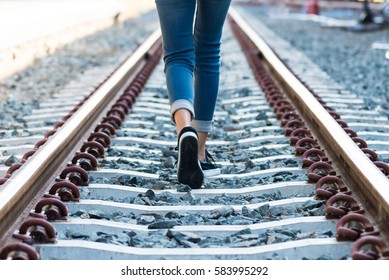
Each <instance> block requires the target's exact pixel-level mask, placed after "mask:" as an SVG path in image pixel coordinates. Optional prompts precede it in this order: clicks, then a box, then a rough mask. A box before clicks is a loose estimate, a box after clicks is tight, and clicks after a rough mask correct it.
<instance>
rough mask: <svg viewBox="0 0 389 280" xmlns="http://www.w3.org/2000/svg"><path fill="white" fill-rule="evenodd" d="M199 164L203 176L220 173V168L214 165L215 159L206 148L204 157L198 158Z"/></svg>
mask: <svg viewBox="0 0 389 280" xmlns="http://www.w3.org/2000/svg"><path fill="white" fill-rule="evenodd" d="M200 165H201V169H202V170H203V173H204V177H211V176H217V175H220V168H219V167H218V166H217V165H216V163H215V160H214V159H213V157H212V156H211V154H210V153H209V152H208V151H207V150H205V159H204V160H200Z"/></svg>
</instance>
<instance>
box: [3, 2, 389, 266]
mask: <svg viewBox="0 0 389 280" xmlns="http://www.w3.org/2000/svg"><path fill="white" fill-rule="evenodd" d="M224 36H225V38H224V45H223V48H224V49H223V52H224V53H223V55H222V59H223V61H222V67H223V68H222V80H221V92H220V97H221V98H220V100H219V101H218V105H217V111H216V115H215V116H216V119H215V127H214V131H213V133H212V135H211V138H210V141H209V150H210V151H211V152H212V153H213V154H214V155H215V159H216V161H217V163H219V164H220V165H221V166H222V174H221V175H219V176H215V177H210V178H207V179H206V181H205V184H204V187H203V188H201V189H199V190H191V189H190V188H189V187H188V186H186V185H182V184H178V182H177V180H176V176H175V167H174V164H175V157H176V151H175V146H176V137H175V134H174V127H173V126H172V124H171V121H170V118H169V115H168V101H167V92H166V87H165V85H164V77H163V75H162V67H163V65H162V62H161V60H160V56H161V48H160V38H159V32H158V31H156V32H155V33H153V34H152V35H151V36H150V37H149V38H148V40H147V41H146V43H145V44H144V45H143V46H142V47H140V48H139V49H138V50H137V51H136V52H135V53H134V55H133V56H131V57H130V58H129V60H128V61H126V62H125V63H123V64H122V65H121V66H120V67H118V68H117V70H116V71H115V72H113V73H112V75H110V76H109V77H108V78H106V79H105V82H104V83H101V84H100V85H99V86H98V87H97V88H96V89H95V90H93V91H92V93H91V94H88V95H87V96H86V97H84V96H81V97H74V96H71V99H73V98H75V100H76V101H78V100H80V101H79V103H78V105H77V104H74V105H77V106H76V109H71V114H68V115H67V116H65V117H64V118H62V119H61V120H60V121H59V122H58V123H57V124H56V125H55V126H54V130H49V131H48V132H44V131H45V128H44V126H42V125H41V127H40V128H39V127H37V128H35V129H36V131H37V134H38V135H39V133H45V137H44V139H43V140H40V139H41V138H39V137H38V136H34V137H31V138H26V137H25V138H21V139H18V140H15V139H13V140H12V141H11V139H12V138H8V139H7V141H8V143H10V142H13V143H15V144H14V147H15V148H14V149H15V150H14V153H16V154H17V153H19V154H20V155H21V156H20V157H22V158H24V160H22V161H21V163H19V164H14V165H12V166H11V167H10V168H3V175H4V178H3V179H2V181H1V183H2V186H1V187H0V228H1V235H0V236H1V239H0V252H1V253H0V258H3V259H387V258H388V256H389V255H388V254H389V248H388V247H387V241H388V228H387V225H386V223H385V221H387V219H388V213H389V205H388V202H389V195H388V190H389V189H388V187H387V186H388V180H387V177H386V176H387V175H388V173H386V170H387V166H386V164H385V163H383V162H382V161H379V159H382V157H384V156H385V154H384V153H382V154H377V153H376V152H375V151H374V150H375V149H373V148H371V146H372V145H370V146H369V147H368V142H366V141H364V140H363V139H362V138H359V133H357V132H356V131H354V130H353V129H351V128H350V126H348V125H347V122H346V121H345V120H344V119H343V118H342V119H341V118H340V115H339V114H340V113H339V112H338V111H337V110H336V109H338V108H339V109H342V108H343V109H344V111H342V112H341V113H345V112H347V110H348V109H347V106H348V105H350V106H358V100H356V99H355V100H354V101H353V104H350V102H349V104H348V105H346V106H345V105H344V104H347V103H345V102H344V101H350V100H351V99H350V97H352V94H351V93H347V92H345V91H339V90H338V89H337V87H336V85H329V84H328V83H327V82H329V80H325V79H323V78H322V77H320V75H322V73H320V70H319V69H317V71H315V75H317V76H315V77H314V78H313V77H312V78H311V81H309V82H302V81H300V79H299V78H298V77H296V76H295V75H293V73H292V72H291V70H292V71H294V72H298V71H299V70H300V69H299V67H297V68H295V67H293V68H291V70H290V69H289V67H288V66H285V65H284V64H283V63H282V61H281V60H280V58H279V57H278V56H277V55H276V54H275V53H274V51H273V50H272V49H271V48H270V47H269V46H268V45H267V44H266V43H265V41H263V39H261V38H260V37H259V36H258V35H257V34H256V33H255V32H254V31H253V30H252V29H251V28H250V26H249V25H248V24H247V23H246V22H245V21H244V20H243V19H242V17H241V16H240V15H239V13H238V12H237V11H236V10H235V9H231V13H230V18H229V25H228V26H226V30H225V35H224ZM235 36H236V37H235ZM237 39H238V40H237ZM238 41H239V42H238ZM239 43H240V44H239ZM242 50H243V51H244V52H243V51H242ZM245 55H246V57H247V58H248V59H247V60H246V59H245ZM301 60H303V59H302V58H300V57H294V60H293V58H290V59H289V60H288V61H289V64H288V65H293V64H294V63H295V62H296V61H301ZM246 61H249V62H250V64H251V65H249V64H248V63H247V62H246ZM154 66H156V67H157V68H156V69H155V70H154V71H153V72H152V69H153V68H154ZM250 66H251V67H252V70H251V68H250ZM300 67H301V69H303V68H304V67H306V66H304V65H300ZM149 75H150V77H148V76H149ZM92 76H93V75H92ZM301 76H302V77H304V78H305V76H303V75H301ZM148 78H149V79H148ZM308 78H309V77H308ZM312 81H313V82H312ZM323 81H324V83H323ZM319 82H320V83H319ZM304 84H305V85H304ZM311 91H312V92H313V93H314V94H312V93H311ZM69 99H70V96H69ZM135 99H136V102H135ZM327 99H328V100H329V101H332V103H331V102H328V103H327V102H326V101H327ZM63 102H64V100H60V102H59V103H60V104H57V105H58V106H61V103H62V104H64V103H63ZM76 103H77V102H76ZM342 104H343V105H342ZM48 106H50V105H48ZM51 106H54V105H53V103H52V105H51ZM68 106H69V107H70V108H72V106H73V105H71V104H69V105H68ZM65 107H66V106H65ZM94 108H96V109H94ZM42 110H43V111H45V110H48V109H46V108H42ZM53 111H56V110H55V109H54V110H53ZM46 112H49V111H46ZM366 114H367V115H368V116H370V118H371V119H373V118H375V115H373V113H371V112H366ZM60 115H61V114H59V116H60ZM50 116H52V113H49V116H45V113H44V114H41V115H40V116H38V115H37V114H36V115H35V118H31V119H29V126H31V127H32V126H34V125H37V124H38V123H39V124H41V123H42V121H43V122H45V120H46V121H47V118H48V119H50ZM59 116H58V117H59ZM362 118H363V116H362ZM353 119H354V117H353V116H350V117H349V120H351V121H352V120H353ZM376 121H377V122H384V121H386V120H383V119H380V118H378V117H377V119H376ZM356 126H357V125H355V127H356ZM42 127H43V128H42ZM356 128H357V127H356ZM91 131H92V132H91ZM38 132H39V133H38ZM350 136H351V137H350ZM370 136H371V135H370ZM377 137H378V136H377ZM380 137H383V136H382V134H381V135H380ZM2 141H3V140H2ZM4 143H5V140H4ZM26 143H30V144H29V145H26V146H25V147H24V148H25V150H23V149H21V148H22V147H21V146H22V145H25V144H26ZM31 143H38V144H31ZM370 144H373V143H370ZM31 148H32V150H31ZM4 149H5V150H8V151H9V150H11V149H13V148H11V147H7V148H4ZM17 149H19V150H17ZM16 151H18V152H16ZM41 163H43V164H41ZM377 167H378V168H377Z"/></svg>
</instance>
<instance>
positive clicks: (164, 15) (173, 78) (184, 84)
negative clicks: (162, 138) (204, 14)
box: [156, 0, 204, 188]
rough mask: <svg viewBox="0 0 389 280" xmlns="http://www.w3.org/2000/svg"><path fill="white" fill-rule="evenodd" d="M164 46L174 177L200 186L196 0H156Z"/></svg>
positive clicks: (201, 173)
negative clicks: (173, 132)
mask: <svg viewBox="0 0 389 280" xmlns="http://www.w3.org/2000/svg"><path fill="white" fill-rule="evenodd" d="M156 4H157V10H158V15H159V19H160V25H161V30H162V40H163V49H164V62H165V74H166V84H167V88H168V93H169V100H170V107H171V115H172V120H173V121H174V122H175V124H176V128H177V134H178V163H177V179H178V181H179V182H180V183H183V184H187V185H189V186H190V187H191V188H200V187H201V186H202V184H203V179H204V174H203V171H202V169H201V166H200V163H199V160H198V136H197V132H196V130H195V129H194V128H192V127H191V126H190V125H191V121H192V119H193V116H194V109H193V102H194V85H193V70H194V43H193V18H194V13H195V8H196V0H156Z"/></svg>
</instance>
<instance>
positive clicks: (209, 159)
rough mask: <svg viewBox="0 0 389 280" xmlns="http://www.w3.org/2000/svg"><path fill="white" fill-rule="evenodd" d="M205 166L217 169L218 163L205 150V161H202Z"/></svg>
mask: <svg viewBox="0 0 389 280" xmlns="http://www.w3.org/2000/svg"><path fill="white" fill-rule="evenodd" d="M200 162H201V164H202V165H203V166H206V167H211V168H215V167H216V162H215V160H214V159H213V157H212V156H211V154H210V153H209V152H208V151H207V150H205V159H204V160H201V161H200Z"/></svg>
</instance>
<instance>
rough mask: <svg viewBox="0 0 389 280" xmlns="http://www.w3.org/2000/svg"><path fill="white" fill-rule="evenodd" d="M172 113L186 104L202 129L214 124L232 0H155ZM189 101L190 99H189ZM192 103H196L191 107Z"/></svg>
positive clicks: (206, 129)
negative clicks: (224, 36) (222, 56)
mask: <svg viewBox="0 0 389 280" xmlns="http://www.w3.org/2000/svg"><path fill="white" fill-rule="evenodd" d="M155 3H156V6H157V11H158V16H159V21H160V25H161V31H162V40H163V50H164V57H163V58H164V63H165V74H166V84H167V88H168V93H169V100H170V104H171V105H174V108H172V109H171V113H172V114H174V112H175V111H176V110H178V109H181V107H179V106H178V105H179V104H184V107H182V108H184V109H187V110H189V111H190V112H191V113H192V116H193V118H194V122H193V124H194V125H196V124H199V123H201V126H200V127H197V128H196V127H195V128H196V129H198V131H203V132H209V131H210V130H211V128H212V121H213V115H214V111H215V105H216V99H217V95H218V91H219V76H220V45H221V37H222V29H223V25H224V22H225V19H226V16H227V12H228V9H229V7H230V4H231V0H155ZM186 101H188V102H189V103H188V102H186ZM188 104H189V105H190V104H192V107H191V108H189V107H190V106H188Z"/></svg>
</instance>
